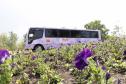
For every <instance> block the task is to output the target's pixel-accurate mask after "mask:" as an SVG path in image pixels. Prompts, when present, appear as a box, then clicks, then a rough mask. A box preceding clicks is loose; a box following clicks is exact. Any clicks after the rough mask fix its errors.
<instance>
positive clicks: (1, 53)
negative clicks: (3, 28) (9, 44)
mask: <svg viewBox="0 0 126 84" xmlns="http://www.w3.org/2000/svg"><path fill="white" fill-rule="evenodd" d="M9 57H10V54H9V52H8V51H7V50H0V64H2V63H3V62H4V61H5V60H6V59H7V58H9Z"/></svg>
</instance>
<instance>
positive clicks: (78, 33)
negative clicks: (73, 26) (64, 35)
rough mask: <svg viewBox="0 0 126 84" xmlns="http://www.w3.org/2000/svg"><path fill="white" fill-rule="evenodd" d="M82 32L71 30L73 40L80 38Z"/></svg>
mask: <svg viewBox="0 0 126 84" xmlns="http://www.w3.org/2000/svg"><path fill="white" fill-rule="evenodd" d="M80 37H81V36H80V31H78V30H71V38H80Z"/></svg>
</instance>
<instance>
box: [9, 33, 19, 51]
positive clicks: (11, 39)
mask: <svg viewBox="0 0 126 84" xmlns="http://www.w3.org/2000/svg"><path fill="white" fill-rule="evenodd" d="M17 39H18V38H17V34H16V33H13V32H10V33H9V37H8V47H9V49H10V50H14V49H16V43H17Z"/></svg>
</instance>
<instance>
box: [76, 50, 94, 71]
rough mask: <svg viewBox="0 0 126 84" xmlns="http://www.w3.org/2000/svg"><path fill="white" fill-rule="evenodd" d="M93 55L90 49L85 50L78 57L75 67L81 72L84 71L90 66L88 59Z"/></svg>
mask: <svg viewBox="0 0 126 84" xmlns="http://www.w3.org/2000/svg"><path fill="white" fill-rule="evenodd" d="M91 55H92V51H91V50H90V49H88V48H84V49H83V51H81V52H80V53H79V54H78V55H77V56H76V57H75V67H76V68H77V69H79V70H83V69H84V68H85V66H87V65H88V62H87V58H88V57H90V56H91Z"/></svg>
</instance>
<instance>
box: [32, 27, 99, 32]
mask: <svg viewBox="0 0 126 84" xmlns="http://www.w3.org/2000/svg"><path fill="white" fill-rule="evenodd" d="M30 29H59V30H86V31H100V30H91V29H84V28H83V29H77V28H64V27H62V28H53V27H50V28H49V27H48V28H47V27H30Z"/></svg>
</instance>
